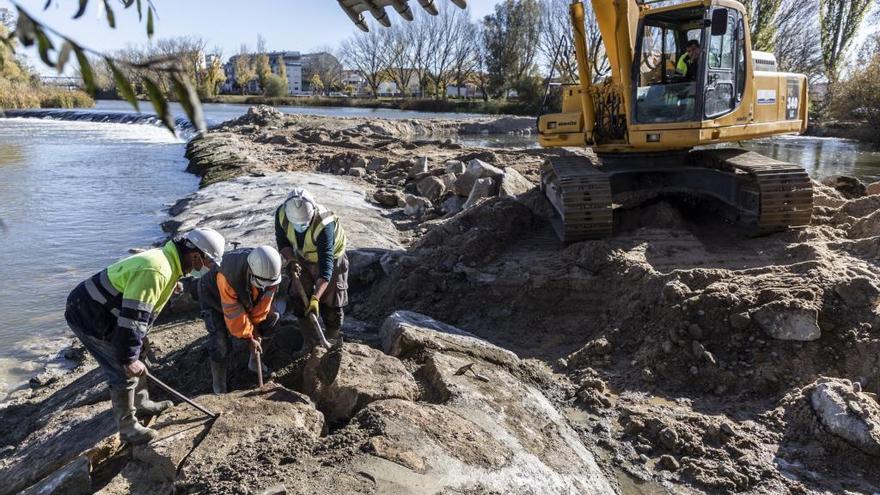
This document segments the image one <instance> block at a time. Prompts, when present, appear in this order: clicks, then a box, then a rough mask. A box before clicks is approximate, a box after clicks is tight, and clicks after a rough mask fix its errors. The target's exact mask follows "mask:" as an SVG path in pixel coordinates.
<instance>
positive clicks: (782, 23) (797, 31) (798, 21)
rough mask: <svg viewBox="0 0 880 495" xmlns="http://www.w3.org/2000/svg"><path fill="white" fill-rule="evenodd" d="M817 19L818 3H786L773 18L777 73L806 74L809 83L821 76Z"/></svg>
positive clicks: (788, 0) (788, 1) (793, 0)
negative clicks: (774, 21) (780, 71)
mask: <svg viewBox="0 0 880 495" xmlns="http://www.w3.org/2000/svg"><path fill="white" fill-rule="evenodd" d="M818 17H819V4H818V2H815V1H808V2H805V1H803V0H785V1H784V2H783V4H782V7H781V9H780V12H779V15H778V16H777V18H776V22H777V29H778V32H777V35H776V49H775V50H774V52H775V54H776V61H777V63H778V65H779V68H780V70H783V71H788V72H795V73H799V74H806V75H807V78H808V79H809V81H810V82H811V83H815V82H816V81H818V80H819V78H821V76H822V74H823V66H822V49H821V46H820V42H819V37H818V36H816V32H817V31H818V30H819V21H818Z"/></svg>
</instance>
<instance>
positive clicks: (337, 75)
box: [302, 48, 342, 91]
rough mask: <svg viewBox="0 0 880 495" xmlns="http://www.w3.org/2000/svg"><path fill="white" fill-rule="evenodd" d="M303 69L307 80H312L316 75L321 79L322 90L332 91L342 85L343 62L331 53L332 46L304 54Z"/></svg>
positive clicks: (304, 77)
mask: <svg viewBox="0 0 880 495" xmlns="http://www.w3.org/2000/svg"><path fill="white" fill-rule="evenodd" d="M302 70H303V79H305V80H307V81H311V80H312V78H313V77H314V76H315V75H317V76H318V77H319V78H320V79H321V82H322V83H323V89H322V90H321V91H331V90H334V89H339V88H340V87H341V86H342V64H340V63H339V59H338V58H336V56H334V55H333V54H332V53H330V48H325V49H323V50H322V51H318V52H315V53H308V54H306V55H304V56H303V69H302ZM312 89H313V90H314V88H312Z"/></svg>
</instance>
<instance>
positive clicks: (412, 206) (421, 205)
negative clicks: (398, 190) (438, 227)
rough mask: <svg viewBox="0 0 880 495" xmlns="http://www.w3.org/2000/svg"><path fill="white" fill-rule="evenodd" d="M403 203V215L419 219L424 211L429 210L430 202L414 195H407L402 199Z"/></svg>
mask: <svg viewBox="0 0 880 495" xmlns="http://www.w3.org/2000/svg"><path fill="white" fill-rule="evenodd" d="M403 201H404V203H405V206H404V207H403V213H404V214H405V215H409V216H411V217H417V218H418V217H421V216H422V215H424V214H425V212H426V211H428V210H429V209H431V201H430V200H429V199H427V198H422V197H419V196H416V195H414V194H407V195H406V196H404V197H403Z"/></svg>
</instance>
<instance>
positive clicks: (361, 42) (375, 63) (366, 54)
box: [341, 29, 388, 98]
mask: <svg viewBox="0 0 880 495" xmlns="http://www.w3.org/2000/svg"><path fill="white" fill-rule="evenodd" d="M387 33H388V31H387V30H382V29H371V30H370V32H368V33H357V34H355V35H353V36H352V37H351V38H349V39H348V40H346V41H345V42H343V43H342V50H341V53H342V58H343V60H345V63H346V65H348V66H349V67H352V68H353V69H355V70H356V71H358V73H359V74H360V75H361V76H362V77H363V78H364V82H366V84H367V86H368V87H369V88H370V93H371V94H372V95H373V97H374V98H375V97H376V95H378V93H379V84H380V83H382V81H383V77H384V73H385V72H386V69H387V68H388V65H387V58H386V57H385V49H386V43H385V42H386V39H387V36H388V35H387Z"/></svg>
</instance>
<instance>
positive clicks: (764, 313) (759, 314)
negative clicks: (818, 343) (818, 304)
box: [752, 302, 822, 342]
mask: <svg viewBox="0 0 880 495" xmlns="http://www.w3.org/2000/svg"><path fill="white" fill-rule="evenodd" d="M818 318H819V312H818V311H817V310H816V309H814V308H807V307H803V306H798V305H789V304H786V303H782V302H777V303H769V304H766V305H764V306H762V307H760V308H758V309H757V310H756V311H755V312H754V313H753V314H752V319H753V320H754V321H755V323H757V324H758V326H759V327H761V329H762V330H764V331H765V332H767V334H768V335H769V336H771V337H773V338H774V339H778V340H795V341H800V342H809V341H813V340H817V339H819V337H821V336H822V331H821V330H820V329H819V322H818Z"/></svg>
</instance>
